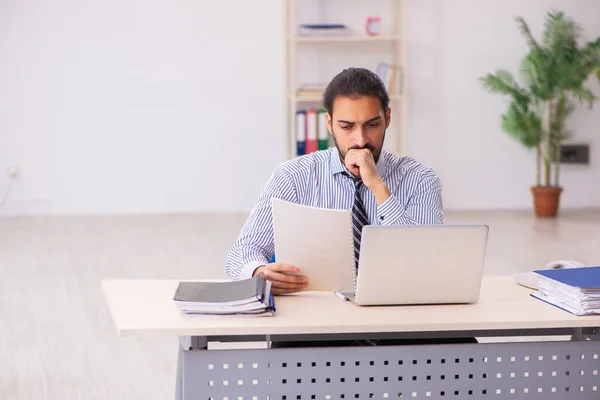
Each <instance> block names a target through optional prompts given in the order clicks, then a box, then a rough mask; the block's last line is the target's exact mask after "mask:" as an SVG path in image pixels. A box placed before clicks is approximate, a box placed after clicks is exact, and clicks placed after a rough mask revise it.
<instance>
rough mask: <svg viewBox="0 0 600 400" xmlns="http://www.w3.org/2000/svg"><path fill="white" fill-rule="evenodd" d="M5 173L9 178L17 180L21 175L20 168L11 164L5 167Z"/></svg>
mask: <svg viewBox="0 0 600 400" xmlns="http://www.w3.org/2000/svg"><path fill="white" fill-rule="evenodd" d="M6 175H8V178H9V179H10V180H17V179H19V178H20V177H21V168H20V167H19V166H17V165H12V166H10V167H8V168H6Z"/></svg>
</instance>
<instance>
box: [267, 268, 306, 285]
mask: <svg viewBox="0 0 600 400" xmlns="http://www.w3.org/2000/svg"><path fill="white" fill-rule="evenodd" d="M269 280H270V281H271V282H273V281H278V282H287V283H296V284H303V283H306V282H307V279H306V277H304V276H297V275H289V274H282V273H281V272H273V271H269Z"/></svg>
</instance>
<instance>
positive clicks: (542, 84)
mask: <svg viewBox="0 0 600 400" xmlns="http://www.w3.org/2000/svg"><path fill="white" fill-rule="evenodd" d="M517 23H518V26H519V29H520V31H521V33H522V34H523V36H524V37H525V39H526V41H527V44H528V46H529V52H528V54H527V55H526V56H525V57H524V58H523V60H522V62H521V69H520V72H521V75H522V78H523V81H524V83H523V84H519V83H518V82H517V81H516V80H515V78H514V77H513V75H512V74H511V73H510V72H508V71H507V70H504V69H499V70H497V71H496V72H495V73H493V74H488V75H486V76H484V77H482V78H480V80H481V82H482V84H483V86H484V88H486V89H488V90H489V91H490V92H492V93H500V94H503V95H507V96H509V99H510V102H509V105H508V110H507V111H506V112H505V113H504V114H502V116H501V127H502V130H504V131H505V132H506V133H508V134H509V135H510V136H511V137H512V138H514V139H516V140H517V141H519V142H520V143H521V144H522V145H523V146H525V147H526V148H528V149H535V154H536V184H535V186H533V187H531V191H532V193H533V199H534V207H535V212H536V215H537V216H556V214H557V211H558V205H559V198H560V193H561V192H562V187H561V186H560V180H559V179H560V152H561V151H560V150H561V143H562V142H563V141H564V140H566V139H568V138H569V137H571V132H570V131H569V130H568V128H567V119H568V117H569V115H570V114H571V113H572V112H573V110H574V109H575V106H576V104H578V103H587V104H588V105H589V107H590V108H591V107H592V104H593V102H594V101H595V100H596V96H595V95H594V94H593V93H592V92H591V91H590V89H588V88H587V87H586V86H585V83H586V81H587V80H588V78H590V77H591V76H593V75H595V76H596V78H597V79H598V80H600V37H599V38H597V39H596V40H594V41H592V42H587V43H584V44H581V43H580V40H581V35H582V30H581V28H580V26H579V25H577V24H576V23H575V22H574V21H573V20H572V19H571V18H569V17H567V16H565V14H564V13H562V12H559V11H554V10H552V11H549V12H548V13H547V14H546V18H545V23H544V32H543V37H542V40H541V41H538V40H536V39H535V38H534V37H533V35H532V33H531V31H530V30H529V27H528V26H527V24H526V23H525V21H524V20H523V18H521V17H518V18H517ZM542 169H543V180H542Z"/></svg>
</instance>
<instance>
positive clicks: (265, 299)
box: [173, 273, 275, 315]
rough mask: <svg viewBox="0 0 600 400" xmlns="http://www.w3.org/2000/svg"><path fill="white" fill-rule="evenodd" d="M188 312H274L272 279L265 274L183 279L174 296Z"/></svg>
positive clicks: (226, 313) (256, 313)
mask: <svg viewBox="0 0 600 400" xmlns="http://www.w3.org/2000/svg"><path fill="white" fill-rule="evenodd" d="M173 301H174V302H175V305H176V306H177V308H179V309H180V310H181V312H183V313H184V314H186V315H235V314H238V315H240V314H241V315H273V314H274V312H275V301H274V299H273V294H272V293H271V282H269V281H266V280H265V279H264V276H263V274H262V273H261V274H258V275H256V276H255V277H253V278H250V279H244V280H239V281H227V282H180V283H179V285H178V287H177V291H176V292H175V295H174V297H173Z"/></svg>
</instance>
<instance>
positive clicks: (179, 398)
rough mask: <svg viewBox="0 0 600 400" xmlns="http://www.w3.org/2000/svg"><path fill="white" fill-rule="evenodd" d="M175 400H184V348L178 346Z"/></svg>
mask: <svg viewBox="0 0 600 400" xmlns="http://www.w3.org/2000/svg"><path fill="white" fill-rule="evenodd" d="M175 379H176V380H175V400H183V348H182V347H181V344H179V346H177V377H176V378H175Z"/></svg>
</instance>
